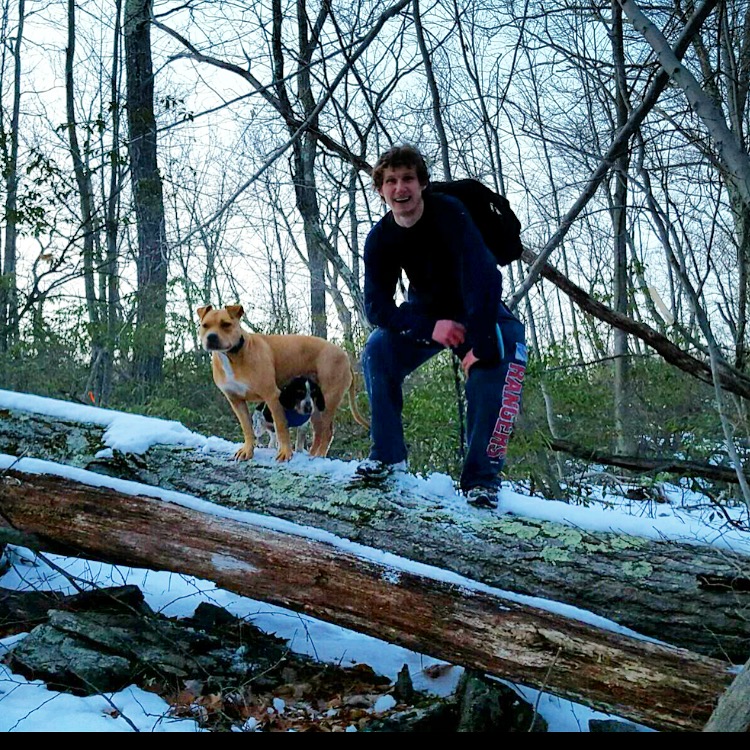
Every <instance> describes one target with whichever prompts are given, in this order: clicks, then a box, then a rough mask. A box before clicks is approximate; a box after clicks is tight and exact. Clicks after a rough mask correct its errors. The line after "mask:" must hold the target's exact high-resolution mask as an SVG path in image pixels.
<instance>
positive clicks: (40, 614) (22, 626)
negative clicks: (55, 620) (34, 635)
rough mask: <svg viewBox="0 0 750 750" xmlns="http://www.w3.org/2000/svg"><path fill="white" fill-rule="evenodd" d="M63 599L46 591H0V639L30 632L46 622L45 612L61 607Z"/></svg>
mask: <svg viewBox="0 0 750 750" xmlns="http://www.w3.org/2000/svg"><path fill="white" fill-rule="evenodd" d="M62 602H63V598H62V597H61V596H60V595H59V594H55V593H54V592H47V591H11V590H10V589H0V638H5V637H7V636H9V635H16V634H17V633H23V632H26V631H29V630H31V629H32V628H34V627H36V626H37V625H40V624H41V623H43V622H46V621H47V617H48V615H47V611H48V610H50V609H56V608H58V607H60V606H61V604H62Z"/></svg>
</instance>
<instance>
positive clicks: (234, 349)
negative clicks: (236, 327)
mask: <svg viewBox="0 0 750 750" xmlns="http://www.w3.org/2000/svg"><path fill="white" fill-rule="evenodd" d="M243 346H245V337H244V336H240V340H239V341H238V342H237V343H236V344H235V345H234V346H233V347H232V348H231V349H230V350H229V351H228V352H227V354H237V353H238V352H239V351H240V349H242V347H243Z"/></svg>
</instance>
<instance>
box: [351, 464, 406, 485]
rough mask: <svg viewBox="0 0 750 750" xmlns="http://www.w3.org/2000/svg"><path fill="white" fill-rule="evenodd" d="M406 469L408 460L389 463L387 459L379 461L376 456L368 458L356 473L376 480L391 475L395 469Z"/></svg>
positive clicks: (362, 477) (361, 477)
mask: <svg viewBox="0 0 750 750" xmlns="http://www.w3.org/2000/svg"><path fill="white" fill-rule="evenodd" d="M405 470H406V461H400V462H399V463H397V464H387V463H385V461H378V460H377V459H375V458H366V459H365V460H364V461H362V462H361V463H360V464H359V466H357V468H356V469H355V471H354V474H355V476H357V477H359V478H360V479H365V480H369V481H373V482H376V481H378V480H380V479H385V478H386V477H389V476H390V475H391V474H393V472H394V471H405Z"/></svg>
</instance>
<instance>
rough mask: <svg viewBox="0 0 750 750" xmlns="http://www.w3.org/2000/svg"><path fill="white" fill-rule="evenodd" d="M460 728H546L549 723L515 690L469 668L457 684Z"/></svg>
mask: <svg viewBox="0 0 750 750" xmlns="http://www.w3.org/2000/svg"><path fill="white" fill-rule="evenodd" d="M456 698H457V701H458V712H459V719H458V727H457V729H456V731H458V732H529V731H532V732H546V731H547V723H546V722H545V721H544V719H543V718H542V717H541V716H539V715H535V713H534V708H533V706H531V705H530V704H529V703H527V702H526V701H525V700H524V699H523V698H521V696H520V695H518V693H516V692H515V690H512V689H511V688H509V687H506V686H505V685H503V684H502V683H499V682H497V681H495V680H490V679H488V678H486V677H484V676H483V675H481V674H479V673H477V672H473V671H471V670H467V671H466V672H464V674H463V675H462V677H461V680H460V681H459V683H458V687H457V688H456Z"/></svg>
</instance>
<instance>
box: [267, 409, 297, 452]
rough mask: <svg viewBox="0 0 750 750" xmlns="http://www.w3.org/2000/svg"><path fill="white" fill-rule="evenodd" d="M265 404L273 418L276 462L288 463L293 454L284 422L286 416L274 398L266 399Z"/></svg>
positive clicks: (287, 429) (286, 424) (285, 422)
mask: <svg viewBox="0 0 750 750" xmlns="http://www.w3.org/2000/svg"><path fill="white" fill-rule="evenodd" d="M266 404H267V406H268V408H269V409H270V410H271V415H272V416H273V425H274V427H275V428H276V440H277V442H278V452H277V453H276V460H277V461H289V459H290V458H291V457H292V455H293V454H294V451H293V450H292V441H291V438H290V437H289V424H288V422H287V421H286V414H285V413H284V407H283V406H282V405H281V402H280V401H279V399H278V396H277V397H276V398H269V399H266Z"/></svg>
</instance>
